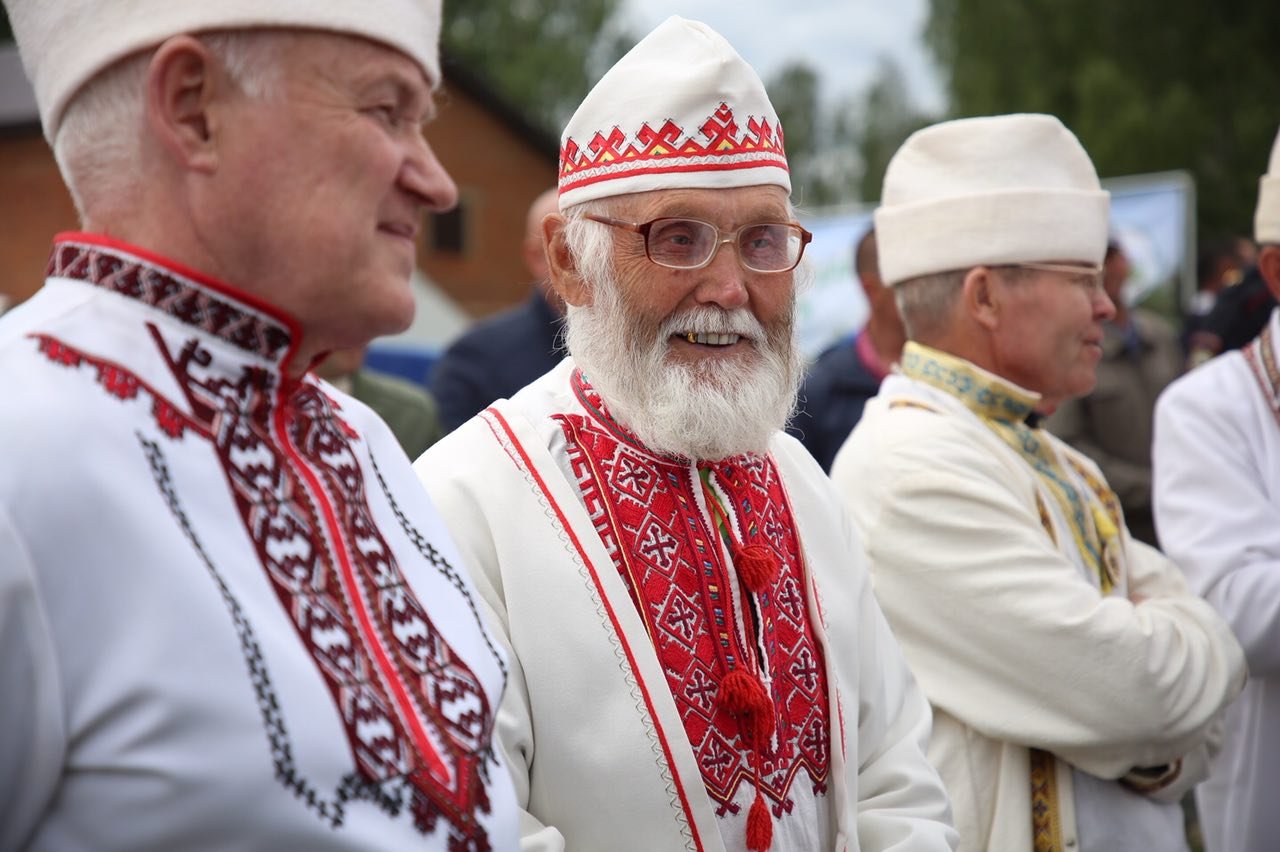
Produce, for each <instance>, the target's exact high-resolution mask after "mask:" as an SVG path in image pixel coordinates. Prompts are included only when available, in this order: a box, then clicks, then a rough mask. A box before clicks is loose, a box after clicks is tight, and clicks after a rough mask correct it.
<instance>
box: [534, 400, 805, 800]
mask: <svg viewBox="0 0 1280 852" xmlns="http://www.w3.org/2000/svg"><path fill="white" fill-rule="evenodd" d="M581 387H582V388H583V390H584V391H585V393H586V395H587V401H589V403H590V407H591V408H592V409H593V411H594V412H595V413H597V414H599V415H602V416H604V417H605V418H607V417H608V415H607V412H605V410H604V407H603V405H602V404H601V402H600V400H599V397H598V396H597V395H595V393H594V391H592V390H591V389H590V387H589V386H586V385H585V382H582V383H581ZM559 419H560V421H561V425H562V428H563V431H564V434H565V437H566V439H567V442H568V454H569V460H570V463H571V465H572V468H573V470H574V472H575V474H576V475H577V478H578V487H579V489H580V491H581V493H582V496H583V500H584V502H585V505H586V508H587V511H588V512H589V513H590V515H591V518H592V521H593V523H594V526H595V529H596V532H597V533H598V534H599V536H600V538H601V540H602V541H603V542H604V545H605V547H606V549H607V550H608V552H609V554H610V556H611V557H612V559H613V562H614V565H615V567H616V568H617V570H618V573H619V574H620V575H621V577H622V579H623V581H624V582H625V583H626V586H627V589H628V592H629V593H630V595H631V599H632V603H633V604H635V606H636V611H637V612H638V613H639V614H640V617H641V619H642V621H643V622H644V625H645V629H646V630H647V631H648V634H649V637H650V639H651V641H652V642H653V646H654V650H655V651H656V652H657V654H658V659H659V661H660V662H661V664H662V669H663V671H664V672H666V675H667V685H668V687H669V689H670V690H671V694H672V696H673V697H674V699H675V702H676V707H677V708H678V710H679V712H680V716H681V719H682V721H683V723H684V728H685V733H686V735H687V736H688V739H689V743H690V745H691V746H692V748H693V752H694V755H695V757H696V759H697V761H698V766H699V768H700V769H701V771H702V777H703V782H704V783H705V785H706V788H707V792H708V794H709V795H710V796H711V797H712V798H713V799H714V800H715V801H717V802H718V803H719V804H720V807H719V809H718V811H717V813H718V815H720V816H724V815H725V814H726V813H732V814H737V813H738V812H739V811H740V809H741V807H742V804H743V803H744V802H749V801H750V799H749V798H748V799H745V800H741V799H739V797H738V793H739V789H740V787H741V785H743V784H744V783H745V784H746V785H747V786H748V789H752V788H754V787H755V786H756V770H755V769H754V765H755V762H754V760H753V759H752V755H751V752H750V748H751V746H750V739H749V734H748V732H746V731H743V730H742V726H741V725H740V722H739V720H738V719H737V718H735V717H734V716H733V715H731V714H730V713H728V712H726V711H725V710H724V708H722V707H721V706H720V705H719V704H718V703H717V701H716V696H717V691H718V688H719V685H720V683H721V682H722V681H723V680H724V678H725V676H726V675H727V674H728V672H729V671H730V670H732V669H733V668H736V667H739V666H745V667H746V668H747V669H748V670H749V671H751V672H752V673H753V674H754V675H755V676H758V677H764V678H765V681H764V682H765V683H766V684H767V686H768V688H769V690H770V697H771V698H772V700H773V708H774V721H775V725H774V732H775V733H774V737H773V739H772V741H771V742H770V743H769V744H768V745H767V746H766V747H765V748H764V749H763V750H762V751H763V755H762V756H763V777H762V778H760V779H759V784H758V787H759V789H760V790H761V791H762V792H763V793H764V794H765V795H766V796H767V797H768V798H769V799H770V800H771V804H772V808H771V810H772V811H773V814H774V816H775V817H778V818H781V817H783V815H784V814H785V813H788V812H790V810H791V807H792V804H793V802H792V800H791V798H790V793H789V791H790V789H791V784H792V783H793V781H794V780H795V778H796V776H797V774H798V773H799V772H800V770H801V769H803V770H804V771H805V772H806V773H807V775H808V777H809V780H810V782H811V783H812V785H813V790H814V792H815V793H816V794H818V795H822V794H824V793H825V792H826V783H827V774H828V771H829V745H830V743H829V731H830V724H829V712H828V697H827V679H826V665H825V661H824V658H823V655H822V651H821V648H820V646H819V644H818V642H817V641H816V639H815V637H814V635H813V627H812V625H811V623H810V618H809V606H808V601H807V600H806V597H805V592H804V589H805V578H804V571H803V568H802V560H801V555H800V547H799V541H798V540H797V538H796V534H795V526H794V524H793V523H792V521H791V507H790V506H789V504H788V503H787V500H786V494H785V492H784V491H783V488H782V483H781V481H780V480H779V477H778V472H777V469H776V467H775V466H774V464H773V462H772V460H770V459H768V458H759V457H738V458H735V459H730V460H728V461H726V462H722V463H718V464H716V465H713V466H712V470H713V475H714V477H715V483H716V486H717V488H718V489H719V490H720V492H721V494H722V495H723V496H724V498H725V506H726V510H727V511H728V513H730V514H731V515H732V517H731V518H730V520H731V522H732V523H733V524H734V527H735V535H736V536H737V538H738V539H739V540H740V541H742V542H743V543H766V544H768V545H769V546H770V547H771V548H772V549H773V550H774V552H775V553H776V554H778V556H779V557H780V562H781V564H780V567H779V571H778V574H777V577H776V578H775V580H774V582H773V584H772V588H770V589H769V590H766V591H764V592H763V593H761V594H759V595H756V596H750V597H748V596H747V594H746V593H745V591H744V590H743V589H742V587H741V585H740V584H739V582H738V580H737V577H736V574H735V572H734V570H733V566H732V565H731V564H728V563H727V562H726V560H725V557H724V550H723V548H722V547H721V545H720V535H719V533H718V532H717V531H716V529H715V527H714V521H712V520H711V519H710V516H709V515H707V513H706V510H705V509H704V508H703V507H702V506H700V504H699V499H698V495H700V494H701V492H702V484H701V482H700V481H699V479H698V475H697V471H696V470H695V469H694V468H693V467H692V466H690V465H687V464H684V463H682V462H678V461H673V460H668V459H661V458H658V457H656V456H654V455H653V454H652V453H649V452H648V451H646V450H644V449H643V448H641V447H639V446H638V445H636V444H634V443H632V442H630V441H628V440H627V437H626V436H625V434H624V433H621V431H620V430H618V429H617V427H616V426H615V427H614V428H613V429H610V428H608V427H607V425H606V424H605V423H603V422H600V421H598V420H597V419H596V418H595V417H585V416H581V415H563V416H561V417H560V418H559Z"/></svg>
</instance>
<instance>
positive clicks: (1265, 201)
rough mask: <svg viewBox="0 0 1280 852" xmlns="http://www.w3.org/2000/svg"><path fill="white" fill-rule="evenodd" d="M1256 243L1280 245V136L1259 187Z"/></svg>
mask: <svg viewBox="0 0 1280 852" xmlns="http://www.w3.org/2000/svg"><path fill="white" fill-rule="evenodd" d="M1253 239H1254V241H1255V242H1257V243H1259V244H1262V243H1273V244H1277V245H1280V134H1277V135H1276V141H1275V142H1274V143H1272V145H1271V161H1270V162H1269V163H1268V164H1267V173H1266V174H1265V175H1263V176H1262V180H1261V181H1260V182H1259V186H1258V209H1257V211H1255V212H1254V214H1253Z"/></svg>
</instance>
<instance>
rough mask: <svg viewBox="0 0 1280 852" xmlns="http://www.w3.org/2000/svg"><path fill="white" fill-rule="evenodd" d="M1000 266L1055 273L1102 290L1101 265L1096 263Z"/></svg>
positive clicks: (1074, 281) (1014, 264) (1002, 266)
mask: <svg viewBox="0 0 1280 852" xmlns="http://www.w3.org/2000/svg"><path fill="white" fill-rule="evenodd" d="M1000 266H1001V268H1004V269H1033V270H1035V271H1037V272H1057V273H1059V274H1061V275H1067V276H1070V277H1071V279H1072V281H1073V283H1080V284H1088V285H1089V286H1091V287H1093V288H1095V289H1098V290H1101V289H1102V265H1101V264H1097V263H1086V264H1080V265H1078V266H1077V265H1074V264H1068V263H1004V264H1000Z"/></svg>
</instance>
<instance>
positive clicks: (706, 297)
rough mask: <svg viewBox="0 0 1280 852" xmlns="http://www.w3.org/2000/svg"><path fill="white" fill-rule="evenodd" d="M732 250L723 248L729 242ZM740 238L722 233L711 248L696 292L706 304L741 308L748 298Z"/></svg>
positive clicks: (699, 298) (699, 299) (700, 300)
mask: <svg viewBox="0 0 1280 852" xmlns="http://www.w3.org/2000/svg"><path fill="white" fill-rule="evenodd" d="M726 243H728V244H729V250H728V251H720V249H722V248H724V246H725V244H726ZM736 244H737V240H736V239H735V238H734V237H728V238H724V237H721V238H719V239H718V240H717V241H716V244H715V246H714V247H713V248H712V250H711V259H710V260H709V261H707V265H706V266H704V267H703V269H702V273H703V279H702V281H701V282H700V284H699V285H698V289H697V291H696V293H695V295H696V296H697V299H698V301H699V302H701V303H702V304H715V305H719V306H720V307H722V308H726V309H732V308H740V307H742V306H743V305H745V304H746V303H747V301H748V297H747V282H746V270H745V269H743V267H742V262H741V260H740V258H739V257H738V251H737V245H736Z"/></svg>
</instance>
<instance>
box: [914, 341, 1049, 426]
mask: <svg viewBox="0 0 1280 852" xmlns="http://www.w3.org/2000/svg"><path fill="white" fill-rule="evenodd" d="M899 369H900V370H901V372H902V374H903V375H905V376H907V377H908V378H912V379H915V380H916V381H919V382H923V383H924V384H926V385H929V386H930V387H933V388H936V389H937V390H940V391H942V392H943V393H945V394H947V395H949V396H953V397H955V398H956V399H957V400H959V401H960V402H961V403H963V404H964V406H965V407H966V408H968V409H969V410H970V411H972V412H973V413H974V414H976V415H978V416H979V417H982V418H985V419H988V420H1000V421H1003V422H1007V423H1008V422H1014V421H1019V420H1021V421H1024V422H1026V423H1027V425H1028V426H1032V427H1033V428H1034V427H1035V426H1037V425H1039V420H1040V418H1039V417H1038V416H1036V410H1035V409H1036V406H1037V405H1039V403H1040V394H1038V393H1036V392H1035V391H1029V390H1027V389H1026V388H1022V387H1019V386H1018V385H1015V384H1014V383H1013V382H1010V381H1006V380H1005V379H1002V378H1000V377H999V376H997V375H996V374H995V373H992V372H989V371H987V370H984V369H982V368H981V367H979V366H978V365H977V364H974V363H972V362H970V361H966V360H965V359H963V358H958V357H956V356H955V355H950V354H948V353H946V352H941V351H939V350H937V349H932V348H930V347H928V346H924V345H922V344H920V343H916V342H915V341H908V342H907V345H906V346H905V347H903V350H902V360H901V362H900V366H899Z"/></svg>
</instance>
